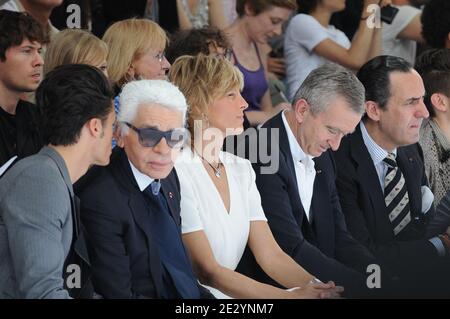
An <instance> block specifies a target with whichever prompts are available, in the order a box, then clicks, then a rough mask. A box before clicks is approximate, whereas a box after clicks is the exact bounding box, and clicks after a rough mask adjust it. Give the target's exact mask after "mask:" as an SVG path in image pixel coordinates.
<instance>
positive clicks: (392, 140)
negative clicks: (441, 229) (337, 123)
mask: <svg viewBox="0 0 450 319" xmlns="http://www.w3.org/2000/svg"><path fill="white" fill-rule="evenodd" d="M357 76H358V78H359V80H360V81H361V82H362V84H363V85H364V87H365V100H366V102H365V109H366V115H365V116H364V118H363V120H362V121H361V123H360V124H359V125H358V126H357V128H356V130H355V132H354V133H352V134H350V135H349V136H348V137H347V138H345V139H343V141H342V145H341V147H340V148H339V150H338V151H337V152H336V153H335V158H336V165H337V182H336V185H337V189H338V193H339V198H340V203H341V206H342V211H343V213H344V216H345V220H346V222H347V226H348V229H349V231H350V232H351V234H352V235H353V236H354V237H355V239H357V240H359V241H360V242H361V243H362V244H363V245H364V246H366V247H367V248H369V249H370V250H371V251H372V252H373V253H374V254H375V256H377V257H378V258H379V260H381V261H382V262H383V263H384V264H386V265H388V267H390V269H391V270H392V271H393V272H394V273H395V274H396V275H397V276H398V277H399V278H400V279H401V282H402V283H403V285H404V287H405V288H406V289H405V291H404V294H405V296H407V295H408V296H415V297H417V296H421V297H431V296H432V294H437V295H439V293H445V291H442V292H441V291H438V290H439V289H438V288H439V287H440V285H441V283H440V282H439V281H438V280H444V278H439V279H437V275H436V274H438V273H439V271H440V265H441V263H442V261H443V260H444V259H445V258H443V257H441V255H442V256H445V255H446V254H447V252H446V249H445V242H444V241H443V240H441V239H440V238H439V237H437V236H436V237H432V238H430V239H427V238H426V237H425V227H426V224H427V222H428V220H429V219H430V218H431V217H432V215H433V214H434V209H433V206H432V204H433V195H432V193H431V191H430V189H429V188H428V186H427V184H428V183H427V178H426V175H425V170H424V165H423V154H422V149H421V148H420V146H419V144H417V142H418V140H419V129H420V126H421V123H422V120H423V119H424V118H427V117H428V111H427V109H426V107H425V105H424V103H423V97H424V95H425V88H424V85H423V82H422V79H421V77H420V75H419V74H418V73H417V72H416V71H415V70H414V69H413V68H412V66H411V65H410V64H409V63H408V62H407V61H405V60H403V59H402V58H398V57H393V56H379V57H376V58H374V59H372V60H370V61H369V62H367V63H366V64H365V65H364V66H363V67H362V68H361V69H360V70H359V72H358V74H357ZM435 235H436V234H435ZM433 280H436V281H433ZM442 282H444V281H442ZM444 290H446V292H447V293H448V287H445V289H444Z"/></svg>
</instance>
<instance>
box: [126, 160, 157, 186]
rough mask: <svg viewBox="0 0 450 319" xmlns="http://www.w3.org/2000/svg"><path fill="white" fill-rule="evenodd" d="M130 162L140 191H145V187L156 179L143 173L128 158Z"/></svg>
mask: <svg viewBox="0 0 450 319" xmlns="http://www.w3.org/2000/svg"><path fill="white" fill-rule="evenodd" d="M128 162H129V163H130V167H131V171H132V172H133V176H134V179H135V180H136V183H137V184H138V187H139V189H140V191H141V192H142V191H144V189H146V188H147V186H148V185H150V184H151V183H152V182H153V181H154V179H153V178H151V177H150V176H148V175H145V174H142V173H141V172H140V171H139V170H138V169H137V168H136V167H134V165H133V164H132V163H131V162H130V160H128Z"/></svg>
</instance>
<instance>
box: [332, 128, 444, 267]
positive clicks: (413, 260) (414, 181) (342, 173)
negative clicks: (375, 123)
mask: <svg viewBox="0 0 450 319" xmlns="http://www.w3.org/2000/svg"><path fill="white" fill-rule="evenodd" d="M334 155H335V160H336V165H337V171H338V176H337V189H338V192H339V198H340V201H341V206H342V211H343V213H344V216H345V220H346V222H347V226H348V229H349V231H350V232H351V234H352V235H353V236H354V237H355V238H356V239H357V240H358V241H359V242H361V243H362V244H363V245H364V246H366V247H367V248H369V249H370V250H371V251H372V252H373V253H374V254H375V255H376V256H377V257H379V258H380V259H381V260H383V261H384V262H385V263H387V264H388V265H389V266H390V267H391V269H392V270H394V271H395V272H397V273H399V274H400V273H403V272H404V271H405V270H408V269H410V268H411V266H412V265H415V264H420V261H430V260H432V259H433V258H436V255H437V251H436V249H435V248H434V246H433V244H431V243H430V242H429V241H428V240H426V239H425V233H424V231H425V226H426V223H427V219H429V218H430V217H432V215H433V214H434V209H433V208H431V209H430V211H428V213H427V214H426V215H423V214H422V213H421V207H422V195H421V186H422V185H427V179H426V176H425V171H424V166H423V154H422V150H421V149H420V146H419V145H418V144H414V145H410V146H406V147H399V148H398V149H397V163H398V166H399V168H400V169H401V171H402V173H403V175H404V178H405V181H406V185H407V188H408V194H409V200H410V207H411V215H412V216H411V217H412V219H413V220H412V222H410V224H409V225H408V226H407V228H405V229H404V230H403V231H402V233H400V235H399V236H400V237H399V238H395V237H394V232H393V227H392V224H391V222H390V221H389V218H388V213H387V210H386V205H385V201H384V195H383V190H382V189H381V185H380V182H379V179H378V175H377V172H376V170H375V166H374V164H373V161H372V158H371V157H370V154H369V151H368V150H367V148H366V146H365V144H364V140H363V138H362V134H361V130H360V128H359V126H358V127H357V129H356V130H355V132H354V133H353V134H351V135H349V136H348V137H346V138H344V139H343V141H342V143H341V146H340V148H339V150H338V151H337V152H336V153H335V154H334Z"/></svg>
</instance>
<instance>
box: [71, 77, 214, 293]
mask: <svg viewBox="0 0 450 319" xmlns="http://www.w3.org/2000/svg"><path fill="white" fill-rule="evenodd" d="M120 105H121V108H120V112H119V115H118V131H117V137H116V138H117V145H118V146H117V147H116V148H115V149H114V152H113V155H112V157H111V162H110V165H108V166H107V167H96V168H95V169H94V170H93V171H92V172H91V175H92V176H89V177H87V179H86V180H85V182H84V186H83V185H81V186H80V187H79V191H78V193H79V195H80V198H81V203H82V206H81V218H82V222H83V223H84V225H85V226H86V229H87V233H88V235H89V242H88V248H90V253H91V256H92V271H93V284H94V288H95V291H96V292H97V293H99V294H101V295H102V296H103V297H105V298H170V299H173V298H189V299H191V298H201V297H210V294H209V292H207V291H206V290H205V289H203V288H201V287H200V286H199V284H198V283H197V280H196V278H195V277H194V274H193V271H192V267H191V264H190V261H189V256H188V255H187V253H186V251H185V249H184V246H183V243H182V240H181V228H180V223H181V219H180V185H179V182H178V178H177V175H176V173H175V171H174V170H173V165H174V161H175V159H176V157H177V155H178V153H179V149H180V148H181V147H182V146H183V144H184V142H185V141H186V138H187V135H186V130H185V128H184V125H185V121H186V120H185V118H186V110H187V104H186V100H185V98H184V96H183V95H182V93H181V92H180V91H179V90H178V89H177V88H176V87H175V86H173V85H172V84H170V83H169V82H167V81H162V80H141V81H133V82H130V83H128V84H127V85H126V86H124V88H123V90H122V93H121V95H120Z"/></svg>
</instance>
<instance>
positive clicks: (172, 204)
mask: <svg viewBox="0 0 450 319" xmlns="http://www.w3.org/2000/svg"><path fill="white" fill-rule="evenodd" d="M171 174H173V172H172V173H171ZM161 191H162V193H163V195H164V198H165V199H166V202H167V206H168V207H169V211H170V215H172V218H173V220H174V221H175V224H176V226H177V229H178V230H180V232H181V219H180V214H177V212H179V211H180V208H179V205H178V204H177V201H176V200H175V199H176V198H175V192H174V190H173V189H171V185H170V183H169V182H168V181H167V180H166V179H165V180H161Z"/></svg>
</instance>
